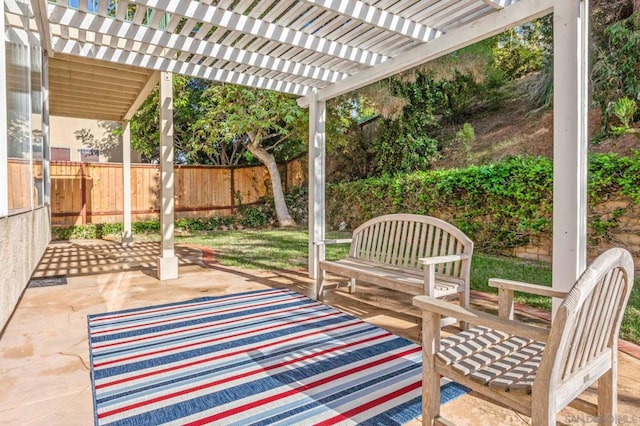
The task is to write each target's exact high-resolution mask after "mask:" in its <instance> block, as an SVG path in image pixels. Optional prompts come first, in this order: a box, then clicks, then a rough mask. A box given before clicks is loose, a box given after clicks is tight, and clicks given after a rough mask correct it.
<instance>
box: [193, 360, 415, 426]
mask: <svg viewBox="0 0 640 426" xmlns="http://www.w3.org/2000/svg"><path fill="white" fill-rule="evenodd" d="M419 351H421V348H412V349H409V350H406V351H403V352H400V353H398V354H393V355H389V356H387V357H384V358H381V359H378V360H376V361H372V362H369V363H367V364H363V365H359V366H357V367H354V368H351V369H349V370H347V371H345V372H343V373H337V374H334V375H332V376H329V377H325V378H323V379H319V380H316V381H315V382H311V383H309V384H306V385H300V386H299V387H298V388H296V389H290V390H287V391H285V392H281V393H279V394H275V395H270V396H268V397H266V398H263V399H260V400H258V401H253V402H251V403H248V404H244V405H241V406H239V407H234V408H231V409H229V410H226V411H223V412H221V413H216V414H214V415H211V416H208V417H204V418H202V419H199V420H197V421H195V422H191V423H187V424H186V425H185V426H200V425H205V424H208V423H211V422H215V421H218V420H221V419H224V418H225V417H229V416H232V415H234V414H238V413H240V412H243V411H245V410H251V409H253V408H257V407H260V406H261V405H266V404H268V403H270V402H273V401H277V400H278V399H282V398H286V397H289V396H291V395H295V394H297V393H301V392H304V391H307V390H310V389H313V388H315V387H318V386H321V385H324V384H326V383H330V382H331V381H333V380H336V379H342V378H344V377H346V376H349V375H351V374H354V373H359V372H361V371H363V370H367V369H369V368H373V367H376V366H378V365H381V364H384V363H386V362H389V361H393V360H395V359H398V358H401V357H403V356H406V355H411V354H413V353H416V352H419Z"/></svg>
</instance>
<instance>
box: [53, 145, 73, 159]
mask: <svg viewBox="0 0 640 426" xmlns="http://www.w3.org/2000/svg"><path fill="white" fill-rule="evenodd" d="M51 161H71V149H70V148H53V147H51Z"/></svg>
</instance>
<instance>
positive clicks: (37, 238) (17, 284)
mask: <svg viewBox="0 0 640 426" xmlns="http://www.w3.org/2000/svg"><path fill="white" fill-rule="evenodd" d="M50 240H51V222H50V214H49V207H48V206H46V207H42V208H39V209H36V210H33V211H29V212H26V213H22V214H17V215H15V216H9V217H5V218H1V219H0V241H2V248H0V271H2V273H0V330H2V329H3V328H4V326H5V325H6V323H7V321H8V319H9V317H10V316H11V314H12V313H13V310H14V309H15V307H16V305H17V303H18V300H20V295H21V294H22V292H23V291H24V289H25V287H26V286H27V284H28V283H29V278H30V277H31V274H32V273H33V271H34V270H35V269H36V266H37V265H38V262H39V261H40V259H41V258H42V255H43V254H44V251H45V249H46V248H47V244H49V241H50Z"/></svg>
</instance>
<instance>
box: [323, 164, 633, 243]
mask: <svg viewBox="0 0 640 426" xmlns="http://www.w3.org/2000/svg"><path fill="white" fill-rule="evenodd" d="M588 194H589V198H590V202H592V203H597V202H600V201H602V200H604V199H606V198H607V197H610V196H612V194H619V195H622V196H625V197H629V198H630V199H631V200H633V201H635V203H636V204H639V205H640V153H637V154H635V155H634V156H633V157H620V156H617V155H615V154H599V155H594V156H592V158H591V159H590V164H589V184H588ZM552 203H553V165H552V162H551V161H550V160H549V159H547V158H543V157H540V158H531V157H513V158H510V159H507V160H505V161H501V162H499V163H495V164H491V165H483V166H469V167H467V168H464V169H450V170H435V171H429V172H416V173H411V174H406V175H401V176H400V175H399V176H395V177H388V176H387V177H382V178H370V179H363V180H360V181H356V182H346V183H339V184H333V185H328V186H327V218H328V219H327V222H328V225H330V226H331V227H333V228H334V229H335V228H337V227H338V226H339V224H340V223H341V222H342V221H344V222H346V223H347V224H348V225H349V227H351V228H355V227H356V226H358V225H360V224H361V223H363V222H364V221H366V220H368V219H371V218H373V217H376V216H379V215H382V214H389V213H397V212H403V213H407V212H411V213H416V214H428V215H433V216H437V217H440V218H442V219H444V220H447V221H449V222H451V223H453V224H455V225H456V226H457V227H458V228H460V229H461V230H462V231H464V232H465V233H466V234H467V235H469V237H470V238H471V239H473V240H474V241H475V243H476V247H478V249H480V250H481V251H485V252H494V253H501V252H503V251H504V250H507V249H509V248H513V247H517V246H522V245H526V244H529V243H531V242H536V241H537V240H539V239H540V238H543V237H548V236H549V235H551V222H552V220H551V219H552V217H551V213H552ZM591 222H592V223H591V224H590V230H591V231H590V232H591V233H592V234H593V235H592V237H598V238H600V237H602V236H603V234H607V233H610V232H611V231H612V230H614V229H615V227H617V226H618V225H617V221H615V218H614V219H608V218H600V217H599V216H597V215H594V216H593V217H592V218H591Z"/></svg>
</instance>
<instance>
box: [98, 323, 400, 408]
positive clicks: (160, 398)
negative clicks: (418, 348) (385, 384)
mask: <svg viewBox="0 0 640 426" xmlns="http://www.w3.org/2000/svg"><path fill="white" fill-rule="evenodd" d="M390 335H391V333H383V334H381V335H379V336H372V337H368V338H366V339H361V340H358V341H356V342H351V343H345V344H344V345H342V346H336V347H333V348H327V349H324V350H322V351H320V352H317V353H312V354H307V355H303V356H300V357H298V358H293V359H290V360H288V361H283V362H280V363H277V364H273V365H270V366H267V367H263V368H256V369H254V370H250V371H245V372H244V373H241V374H236V375H235V376H229V377H226V378H224V379H220V380H215V381H213V382H208V383H205V384H202V385H198V386H194V387H192V388H189V389H183V390H181V391H179V392H174V393H170V394H167V395H162V396H158V397H156V398H152V399H149V400H145V401H140V402H138V403H136V404H131V405H127V406H124V407H120V408H117V409H115V410H111V411H105V412H104V413H100V414H98V417H99V418H104V417H108V416H112V415H114V414H120V413H123V412H125V411H129V410H134V409H136V408H140V407H144V406H145V405H149V404H155V403H156V402H161V401H165V400H167V399H171V398H175V397H178V396H182V395H186V394H189V393H192V392H197V391H200V390H203V389H207V388H211V387H214V386H217V385H221V384H224V383H229V382H232V381H234V380H238V379H243V378H246V377H249V376H253V375H256V374H259V373H263V372H266V371H269V370H274V369H276V368H280V367H284V366H286V365H290V364H295V363H296V362H302V361H306V360H308V359H312V358H316V357H318V356H321V355H326V354H328V353H331V352H335V351H339V350H342V349H347V348H349V347H352V346H356V345H360V344H362V343H368V342H373V341H375V340H379V339H382V338H383V337H388V336H390Z"/></svg>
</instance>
